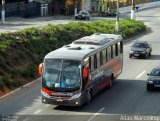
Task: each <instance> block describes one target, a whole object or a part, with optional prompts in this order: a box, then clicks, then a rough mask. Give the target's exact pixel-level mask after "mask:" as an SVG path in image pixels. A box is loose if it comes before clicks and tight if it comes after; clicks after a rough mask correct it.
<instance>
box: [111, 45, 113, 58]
mask: <svg viewBox="0 0 160 121" xmlns="http://www.w3.org/2000/svg"><path fill="white" fill-rule="evenodd" d="M112 58H113V45H112V46H111V59H112Z"/></svg>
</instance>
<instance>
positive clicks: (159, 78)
mask: <svg viewBox="0 0 160 121" xmlns="http://www.w3.org/2000/svg"><path fill="white" fill-rule="evenodd" d="M147 75H148V81H147V90H148V91H151V90H152V89H153V88H157V87H160V67H155V68H153V69H152V71H151V73H150V74H147Z"/></svg>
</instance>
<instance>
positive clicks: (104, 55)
mask: <svg viewBox="0 0 160 121" xmlns="http://www.w3.org/2000/svg"><path fill="white" fill-rule="evenodd" d="M102 56H103V64H104V63H106V59H107V57H106V50H105V49H104V50H103V51H102Z"/></svg>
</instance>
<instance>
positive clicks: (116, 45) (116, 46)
mask: <svg viewBox="0 0 160 121" xmlns="http://www.w3.org/2000/svg"><path fill="white" fill-rule="evenodd" d="M115 48H116V56H118V44H117V43H116V44H115Z"/></svg>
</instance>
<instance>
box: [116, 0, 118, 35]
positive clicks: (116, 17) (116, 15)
mask: <svg viewBox="0 0 160 121" xmlns="http://www.w3.org/2000/svg"><path fill="white" fill-rule="evenodd" d="M118 33H119V0H117V11H116V34H118Z"/></svg>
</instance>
